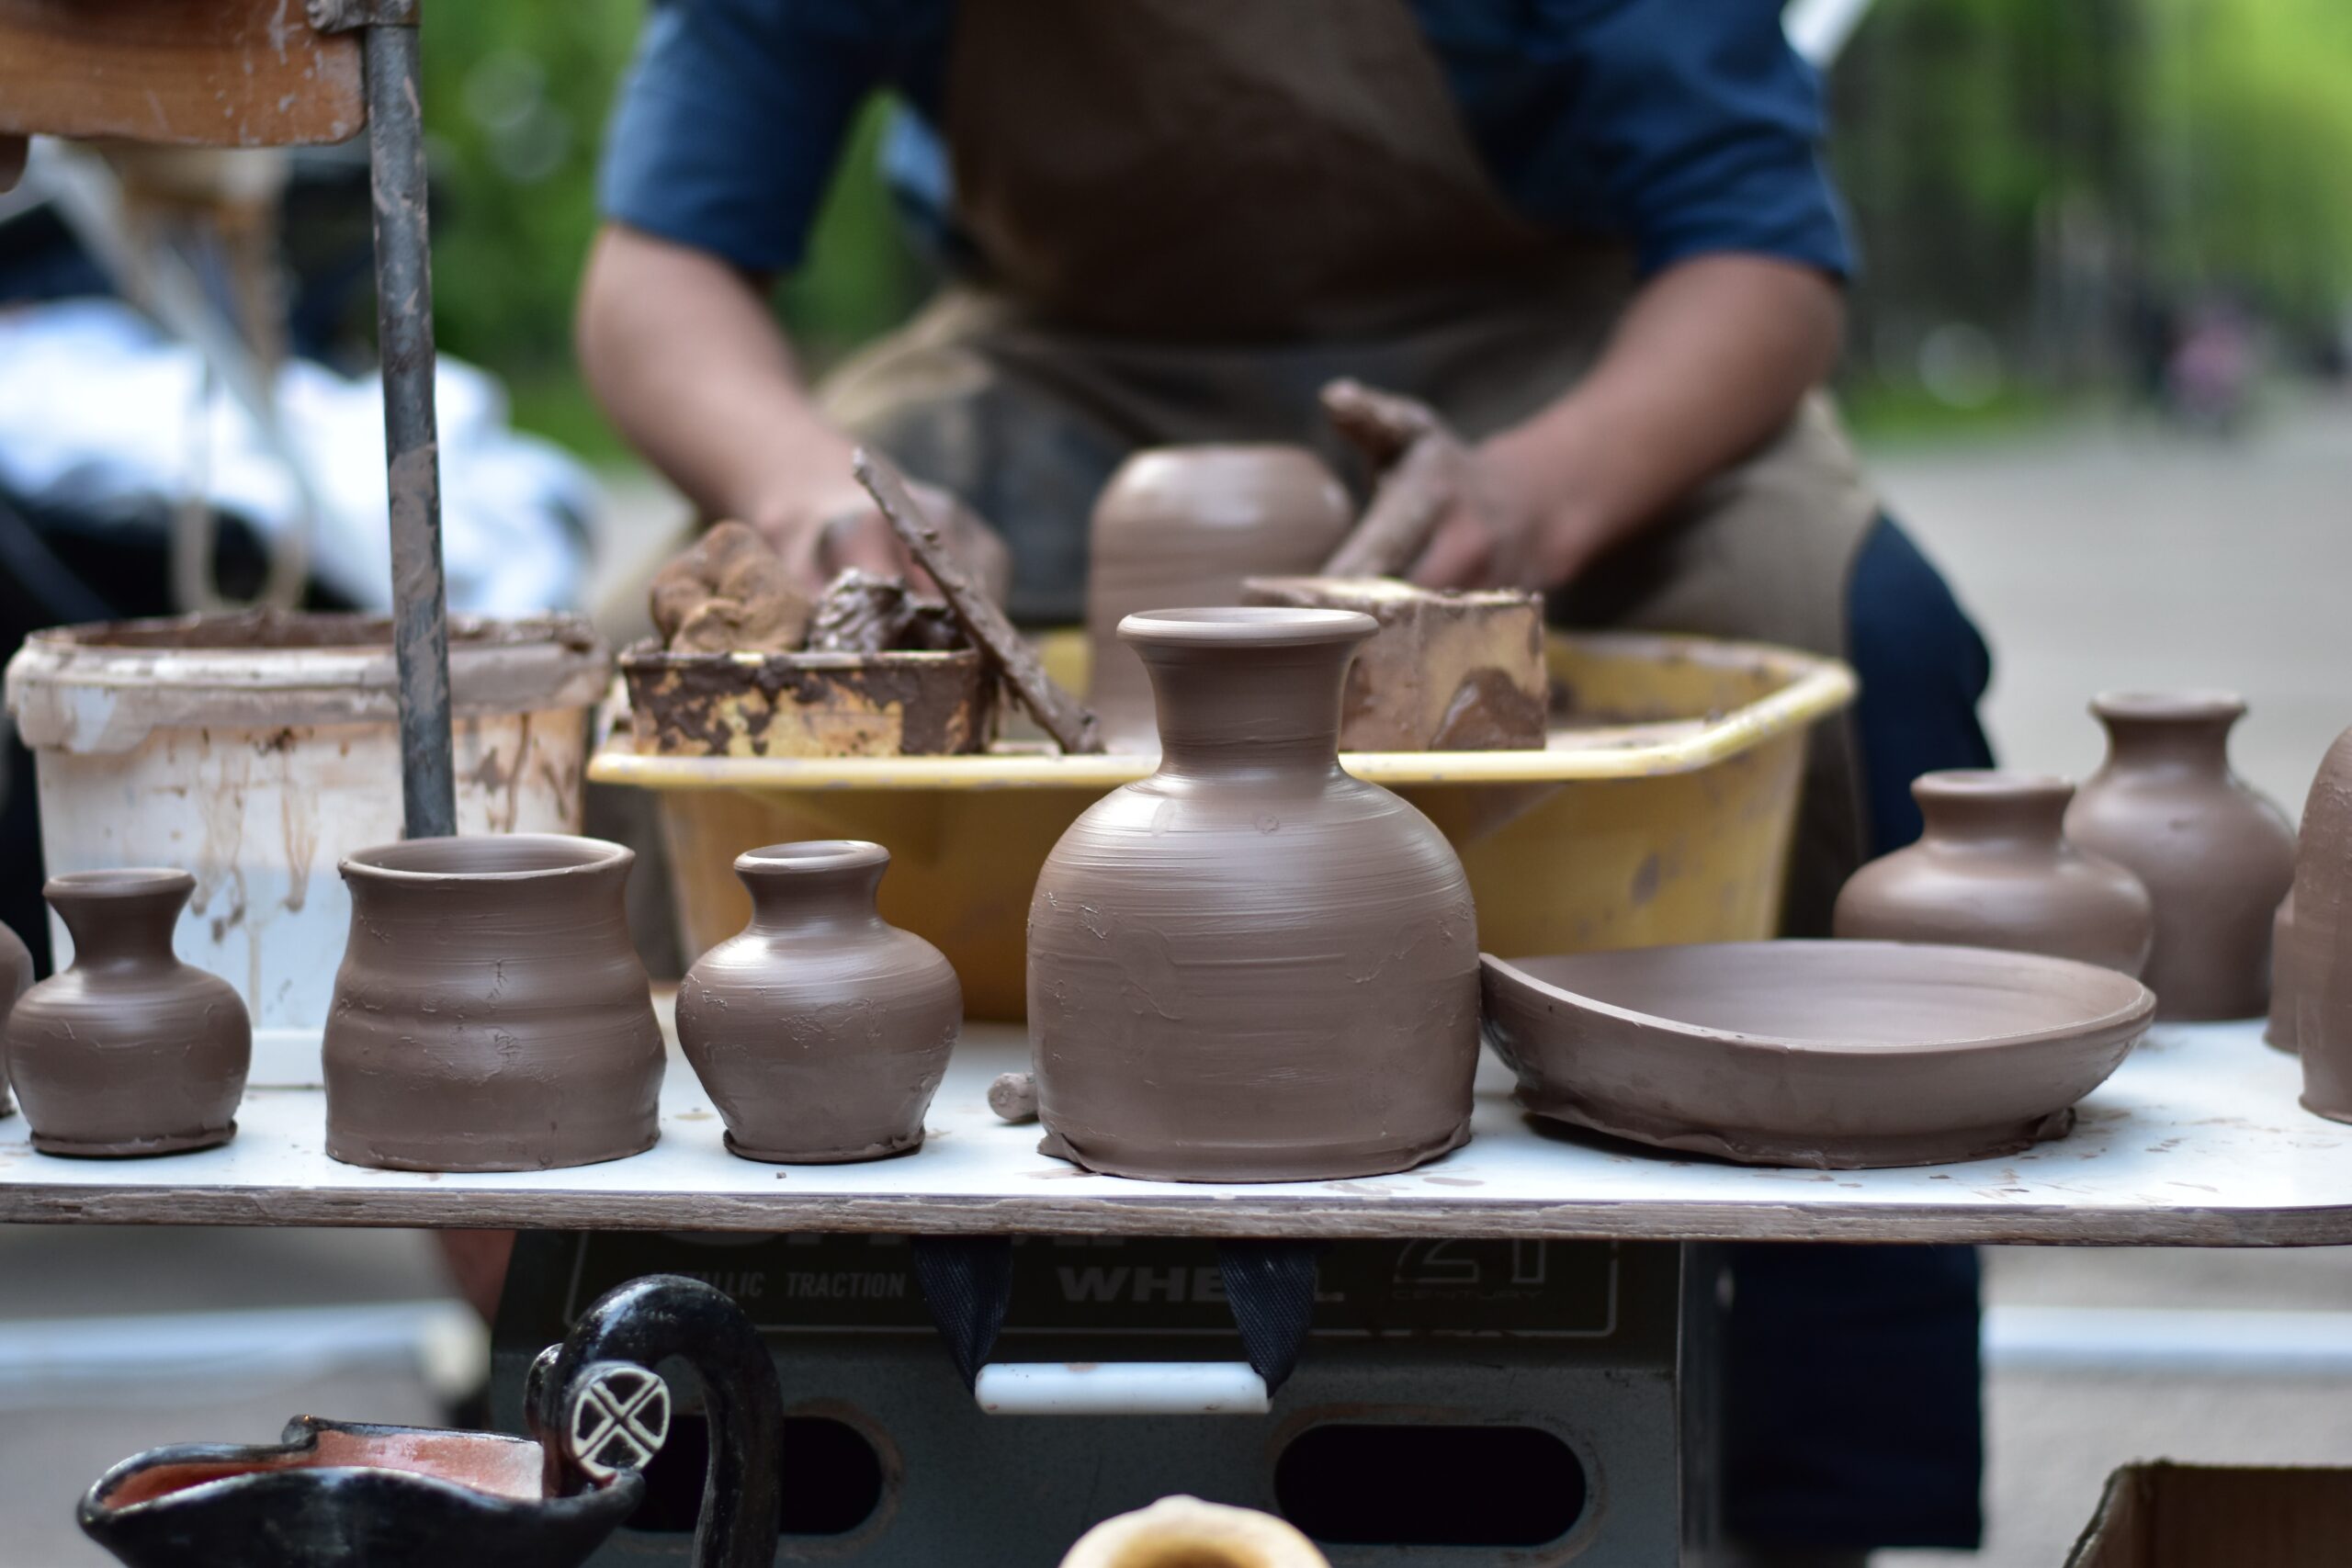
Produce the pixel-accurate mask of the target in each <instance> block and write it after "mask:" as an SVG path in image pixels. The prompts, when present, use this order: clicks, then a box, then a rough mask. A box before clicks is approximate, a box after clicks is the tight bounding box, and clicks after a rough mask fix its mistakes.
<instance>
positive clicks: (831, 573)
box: [754, 459, 1012, 604]
mask: <svg viewBox="0 0 2352 1568" xmlns="http://www.w3.org/2000/svg"><path fill="white" fill-rule="evenodd" d="M907 488H908V489H909V490H910V491H912V492H913V494H914V498H915V502H916V504H918V505H920V506H921V507H922V509H923V511H924V513H926V514H927V515H929V517H930V518H931V520H932V521H933V522H934V523H936V524H937V525H939V530H940V533H941V535H942V536H944V538H945V539H946V541H947V546H948V547H949V548H950V549H952V550H954V551H955V552H956V556H957V558H959V559H961V560H962V561H963V562H964V564H965V565H966V566H967V568H969V569H970V570H971V572H972V575H973V576H974V578H975V579H977V580H978V582H979V583H980V585H981V587H983V588H984V589H986V590H987V592H988V594H989V598H991V599H993V600H995V601H996V602H997V603H998V604H1003V603H1004V598H1005V594H1006V592H1008V591H1009V590H1010V589H1011V588H1012V554H1011V552H1009V551H1008V550H1006V548H1005V547H1004V541H1003V540H1002V539H1001V538H999V537H998V536H997V533H996V530H995V529H993V528H991V527H989V525H987V524H986V523H984V522H982V521H981V520H980V518H979V516H978V513H974V512H973V511H972V509H971V508H970V507H967V506H966V505H965V504H964V503H963V502H960V501H958V500H956V497H954V496H953V495H951V494H949V493H948V492H947V491H944V490H941V489H939V488H938V487H937V486H936V485H927V484H921V483H914V482H910V483H909V485H908V487H907ZM754 526H756V527H758V528H759V530H760V532H761V533H762V534H763V535H765V536H767V539H768V542H769V543H770V544H773V545H774V546H775V547H776V549H777V550H778V551H779V552H780V553H781V554H782V555H783V557H784V560H785V565H786V567H787V568H788V569H789V570H791V572H792V579H793V581H794V583H795V584H796V585H797V586H798V587H800V588H801V589H802V590H803V591H805V592H809V593H810V594H811V595H815V594H820V593H822V592H824V588H825V585H826V584H827V583H829V582H831V581H832V580H833V579H834V578H835V577H836V576H838V575H839V574H840V573H841V572H842V570H845V569H847V568H850V567H857V568H859V569H861V570H865V571H870V572H873V573H874V574H876V576H880V577H902V578H905V579H906V580H907V581H909V582H910V583H912V584H914V585H915V587H916V588H917V590H918V592H924V593H934V592H937V588H936V586H935V585H934V584H933V582H932V581H931V579H930V577H929V576H927V575H926V574H925V573H923V572H922V570H920V569H918V568H917V567H916V566H915V564H914V563H913V561H911V560H910V559H909V558H908V556H907V550H906V547H905V546H904V545H902V544H900V543H899V536H898V535H897V534H896V533H895V532H893V531H892V530H891V527H890V525H889V523H888V521H886V520H885V519H884V518H883V515H882V513H880V512H879V511H877V510H876V508H875V505H874V498H873V497H872V496H870V495H867V494H866V493H865V490H864V488H863V487H861V486H860V485H859V484H858V482H857V480H856V479H854V478H853V477H852V476H851V474H850V472H849V464H848V462H847V460H846V459H844V460H843V462H842V473H841V482H840V483H839V484H838V485H834V484H830V483H829V484H827V485H825V486H824V487H823V488H822V489H820V490H818V491H813V492H810V493H809V494H806V495H804V496H799V497H796V498H794V499H793V500H792V501H791V502H787V503H786V504H784V505H781V506H778V507H775V508H774V509H772V510H770V511H769V512H768V513H766V514H765V515H764V516H763V517H762V518H761V519H759V520H757V521H756V522H755V524H754Z"/></svg>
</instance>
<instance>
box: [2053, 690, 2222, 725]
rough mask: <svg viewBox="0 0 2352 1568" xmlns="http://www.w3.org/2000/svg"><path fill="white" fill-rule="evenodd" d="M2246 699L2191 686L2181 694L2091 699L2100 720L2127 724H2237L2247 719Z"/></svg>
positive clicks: (2122, 694)
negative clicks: (2240, 720)
mask: <svg viewBox="0 0 2352 1568" xmlns="http://www.w3.org/2000/svg"><path fill="white" fill-rule="evenodd" d="M2245 711H2246V707H2245V698H2244V697H2242V696H2240V695H2239V694H2237V693H2235V692H2229V691H2223V690H2222V689H2221V688H2219V687H2189V688H2185V689H2183V690H2180V691H2140V690H2126V691H2114V692H2101V693H2099V694H2098V695H2097V696H2095V697H2093V698H2092V699H2091V712H2092V714H2093V715H2094V716H2097V717H2098V718H2100V719H2115V720H2120V721H2121V722H2123V723H2126V724H2130V723H2135V722H2136V723H2141V724H2164V723H2190V722H2199V721H2203V722H2212V723H2218V722H2227V723H2231V724H2234V723H2236V722H2237V721H2238V720H2239V719H2242V718H2244V717H2245Z"/></svg>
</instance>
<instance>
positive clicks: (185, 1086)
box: [7, 868, 253, 1158]
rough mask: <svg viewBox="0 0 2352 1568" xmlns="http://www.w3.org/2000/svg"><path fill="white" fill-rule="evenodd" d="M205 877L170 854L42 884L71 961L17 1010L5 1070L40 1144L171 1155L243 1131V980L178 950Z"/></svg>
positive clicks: (57, 1150)
mask: <svg viewBox="0 0 2352 1568" xmlns="http://www.w3.org/2000/svg"><path fill="white" fill-rule="evenodd" d="M195 891H196V878H195V877H193V876H191V875H190V874H188V873H187V872H185V871H176V870H171V869H168V868H153V869H136V870H126V871H84V872H74V873H70V874H66V875H62V876H54V877H51V879H50V880H49V883H48V885H47V886H45V887H43V888H42V890H41V892H42V895H43V897H47V898H48V900H49V902H50V906H51V908H54V909H55V910H56V911H57V914H58V918H59V919H62V920H63V921H64V922H65V929H66V930H67V931H71V932H72V933H73V935H74V963H73V964H72V966H71V967H69V968H67V969H65V970H64V971H63V972H62V973H60V974H57V975H53V976H51V977H50V978H48V979H47V980H44V981H42V982H41V983H40V985H38V986H35V987H32V988H31V989H30V990H28V991H27V992H26V993H25V994H24V995H23V996H21V997H19V998H17V1002H16V1005H15V1006H14V1007H13V1008H11V1009H9V1010H8V1017H7V1047H8V1049H7V1066H8V1076H9V1077H12V1078H13V1079H14V1080H15V1082H16V1086H17V1098H18V1099H19V1100H22V1101H23V1102H24V1111H25V1120H26V1121H27V1122H28V1123H29V1124H30V1127H31V1134H32V1145H33V1147H35V1148H36V1149H39V1150H40V1151H41V1152H42V1153H44V1154H53V1155H76V1156H87V1157H94V1158H115V1157H122V1156H140V1155H162V1154H173V1153H176V1152H179V1151H182V1150H187V1149H202V1148H209V1147H211V1146H212V1145H215V1144H224V1143H226V1142H228V1141H229V1139H230V1138H231V1137H232V1135H233V1134H235V1133H236V1130H237V1123H236V1120H235V1118H236V1114H237V1102H238V1101H239V1100H242V1099H243V1097H244V1092H245V1072H246V1069H247V1067H248V1066H250V1065H251V1062H252V1057H253V1026H252V1023H251V1021H249V1019H248V1018H247V1016H246V1012H245V1004H244V999H243V998H241V997H240V996H238V994H237V989H236V987H233V986H232V985H230V984H229V983H228V982H227V981H226V980H223V979H221V978H220V977H219V976H215V975H209V974H207V973H206V972H205V971H203V970H201V969H198V968H197V967H195V966H194V965H192V964H183V963H181V962H180V961H179V959H178V958H176V957H175V956H174V955H173V953H172V929H173V927H174V926H175V924H176V923H177V921H178V919H179V914H180V910H181V909H182V908H185V907H186V905H187V900H188V896H189V895H190V894H191V893H193V892H195Z"/></svg>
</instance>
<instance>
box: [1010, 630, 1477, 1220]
mask: <svg viewBox="0 0 2352 1568" xmlns="http://www.w3.org/2000/svg"><path fill="white" fill-rule="evenodd" d="M1373 629H1374V627H1373V622H1372V619H1371V617H1370V616H1368V615H1356V614H1354V613H1351V612H1348V611H1333V610H1284V609H1238V608H1236V609H1198V610H1162V611H1157V612H1154V613H1152V614H1149V615H1130V616H1128V617H1127V619H1126V621H1125V623H1124V624H1123V625H1122V626H1121V627H1120V636H1121V637H1124V638H1125V640H1126V641H1127V642H1128V643H1129V644H1130V645H1131V646H1132V647H1134V648H1135V649H1136V651H1137V652H1138V653H1139V654H1141V655H1142V657H1143V660H1144V663H1145V665H1146V667H1147V668H1148V670H1149V671H1150V672H1151V679H1152V684H1153V689H1154V691H1155V693H1156V694H1157V696H1158V699H1159V739H1160V747H1161V754H1160V762H1159V771H1158V772H1157V773H1153V774H1152V775H1151V776H1150V777H1149V778H1148V779H1143V780H1139V781H1137V782H1136V783H1134V784H1127V785H1125V786H1123V787H1122V788H1120V789H1117V790H1115V791H1114V792H1113V793H1112V794H1110V795H1107V796H1105V797H1104V798H1103V799H1102V800H1100V801H1098V802H1096V803H1095V804H1094V805H1093V806H1091V807H1089V808H1088V809H1087V811H1086V813H1085V814H1084V815H1083V816H1081V817H1080V818H1079V819H1078V821H1077V822H1075V823H1073V824H1072V825H1071V827H1070V829H1069V831H1068V832H1066V833H1064V834H1063V835H1062V838H1061V841H1060V842H1059V843H1057V844H1056V845H1055V847H1054V851H1053V852H1052V854H1051V855H1049V856H1048V857H1047V858H1046V865H1045V869H1044V871H1043V872H1042V873H1041V874H1039V876H1038V878H1037V888H1036V893H1035V897H1033V898H1032V900H1031V903H1030V907H1029V1040H1030V1045H1031V1048H1032V1055H1033V1058H1034V1066H1035V1072H1036V1083H1037V1108H1038V1114H1039V1116H1040V1118H1041V1119H1042V1120H1043V1121H1044V1122H1045V1124H1046V1140H1045V1142H1044V1144H1043V1145H1041V1147H1043V1148H1044V1150H1045V1151H1046V1153H1049V1154H1055V1155H1058V1156H1062V1157H1064V1158H1067V1159H1071V1160H1074V1161H1076V1162H1077V1163H1079V1164H1080V1165H1083V1166H1086V1167H1088V1168H1091V1169H1095V1170H1101V1171H1106V1172H1109V1173H1111V1174H1113V1175H1117V1176H1134V1177H1143V1178H1148V1179H1162V1180H1180V1181H1285V1180H1306V1179H1317V1178H1322V1179H1330V1178H1340V1177H1351V1176H1368V1175H1374V1174H1377V1173H1380V1172H1384V1171H1393V1170H1402V1169H1404V1168H1407V1167H1408V1166H1413V1165H1418V1164H1419V1163H1420V1162H1422V1161H1423V1160H1427V1159H1431V1158H1434V1157H1436V1156H1439V1155H1442V1154H1443V1153H1445V1152H1446V1151H1447V1150H1449V1149H1452V1148H1455V1147H1457V1146H1459V1145H1461V1144H1462V1143H1463V1142H1464V1141H1465V1140H1466V1139H1467V1138H1468V1137H1469V1135H1470V1128H1469V1118H1470V1078H1471V1074H1472V1071H1473V1069H1474V1068H1475V1066H1476V1058H1477V1016H1478V982H1477V947H1476V916H1475V914H1474V911H1473V908H1472V905H1471V899H1470V887H1469V883H1468V882H1467V880H1466V879H1465V878H1464V875H1463V872H1462V865H1461V863H1460V862H1459V861H1458V860H1457V859H1455V858H1454V853H1453V849H1452V847H1451V846H1450V845H1448V844H1447V843H1446V841H1445V839H1444V837H1443V836H1442V834H1440V833H1439V832H1438V830H1437V829H1436V828H1434V827H1432V826H1431V825H1430V821H1429V819H1428V818H1425V817H1423V816H1422V815H1421V814H1420V813H1419V811H1417V810H1415V809H1414V808H1413V807H1410V806H1408V805H1407V804H1406V803H1405V802H1404V801H1402V800H1399V799H1398V798H1397V796H1395V795H1391V794H1389V793H1388V792H1387V791H1386V790H1385V789H1382V788H1379V787H1378V786H1377V785H1374V784H1365V783H1363V781H1361V780H1359V779H1357V778H1355V777H1353V776H1352V775H1351V774H1350V773H1347V772H1345V771H1344V770H1343V769H1341V768H1340V766H1339V764H1338V760H1337V759H1338V739H1339V728H1340V683H1341V681H1342V678H1343V676H1344V674H1345V671H1346V668H1347V663H1348V659H1349V657H1350V655H1351V653H1352V652H1353V651H1354V649H1356V647H1357V646H1358V645H1359V644H1361V643H1362V642H1363V639H1364V638H1365V637H1369V636H1371V635H1372V632H1373Z"/></svg>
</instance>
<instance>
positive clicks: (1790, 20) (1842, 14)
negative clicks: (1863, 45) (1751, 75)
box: [1781, 0, 1871, 71]
mask: <svg viewBox="0 0 2352 1568" xmlns="http://www.w3.org/2000/svg"><path fill="white" fill-rule="evenodd" d="M1870 8H1871V0H1789V5H1788V8H1787V9H1786V10H1784V11H1782V12H1781V31H1782V32H1784V33H1786V34H1787V35H1788V38H1789V43H1790V46H1791V47H1792V48H1793V49H1794V50H1795V51H1797V52H1798V53H1799V54H1801V55H1803V56H1804V58H1805V60H1806V61H1807V62H1809V63H1810V64H1811V65H1812V66H1813V67H1814V69H1815V70H1816V71H1826V70H1828V69H1829V67H1830V65H1831V63H1832V62H1835V61H1836V60H1837V58H1838V54H1839V53H1840V52H1841V51H1843V50H1844V49H1845V47H1846V40H1847V39H1849V38H1852V37H1853V36H1854V29H1855V28H1858V27H1860V26H1861V25H1862V17H1863V15H1864V14H1865V13H1866V12H1868V11H1869V10H1870Z"/></svg>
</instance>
